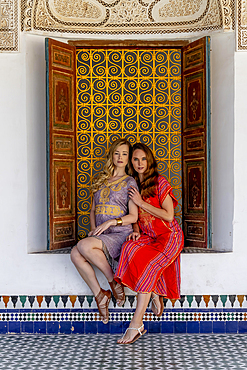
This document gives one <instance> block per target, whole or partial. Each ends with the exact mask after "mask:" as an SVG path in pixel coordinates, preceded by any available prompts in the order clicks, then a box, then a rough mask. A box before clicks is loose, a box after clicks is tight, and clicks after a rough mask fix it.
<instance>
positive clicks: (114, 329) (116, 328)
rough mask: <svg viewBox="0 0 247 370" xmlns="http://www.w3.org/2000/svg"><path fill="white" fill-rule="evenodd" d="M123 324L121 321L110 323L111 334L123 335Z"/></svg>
mask: <svg viewBox="0 0 247 370" xmlns="http://www.w3.org/2000/svg"><path fill="white" fill-rule="evenodd" d="M122 332H123V324H122V322H121V321H119V322H118V321H112V322H110V333H111V334H122Z"/></svg>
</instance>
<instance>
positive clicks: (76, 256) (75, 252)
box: [70, 245, 82, 265]
mask: <svg viewBox="0 0 247 370" xmlns="http://www.w3.org/2000/svg"><path fill="white" fill-rule="evenodd" d="M81 257H82V256H81V253H80V252H79V250H78V248H77V245H76V246H75V247H74V248H73V249H72V250H71V253H70V259H71V261H72V262H73V263H74V265H76V264H77V263H78V261H79V260H80V259H81Z"/></svg>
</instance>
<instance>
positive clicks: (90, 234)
mask: <svg viewBox="0 0 247 370" xmlns="http://www.w3.org/2000/svg"><path fill="white" fill-rule="evenodd" d="M94 230H95V229H93V230H91V231H89V233H88V235H87V236H92V235H93V232H94Z"/></svg>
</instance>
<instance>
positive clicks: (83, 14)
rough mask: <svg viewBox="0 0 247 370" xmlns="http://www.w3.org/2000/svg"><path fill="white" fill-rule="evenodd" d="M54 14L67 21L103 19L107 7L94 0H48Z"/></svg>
mask: <svg viewBox="0 0 247 370" xmlns="http://www.w3.org/2000/svg"><path fill="white" fill-rule="evenodd" d="M48 3H49V6H50V10H51V12H52V14H54V15H55V16H56V18H57V19H62V20H64V21H67V22H71V21H72V22H73V21H74V22H85V21H88V20H89V21H90V20H92V21H93V22H94V21H95V20H99V21H100V20H103V19H104V18H105V8H104V7H103V6H102V5H101V4H99V3H98V2H97V1H94V0H74V2H70V1H69V2H63V1H61V0H50V1H48Z"/></svg>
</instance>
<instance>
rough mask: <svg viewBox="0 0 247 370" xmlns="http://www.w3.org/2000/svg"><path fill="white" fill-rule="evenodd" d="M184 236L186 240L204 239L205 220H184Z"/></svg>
mask: <svg viewBox="0 0 247 370" xmlns="http://www.w3.org/2000/svg"><path fill="white" fill-rule="evenodd" d="M184 225H185V230H184V233H185V237H186V239H188V240H198V241H201V242H204V241H205V222H204V221H194V220H192V221H191V220H185V222H184Z"/></svg>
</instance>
